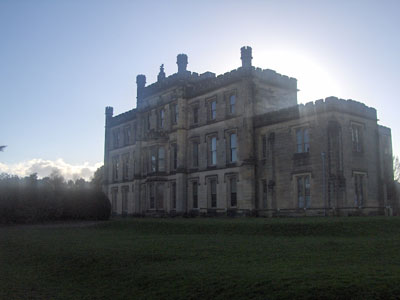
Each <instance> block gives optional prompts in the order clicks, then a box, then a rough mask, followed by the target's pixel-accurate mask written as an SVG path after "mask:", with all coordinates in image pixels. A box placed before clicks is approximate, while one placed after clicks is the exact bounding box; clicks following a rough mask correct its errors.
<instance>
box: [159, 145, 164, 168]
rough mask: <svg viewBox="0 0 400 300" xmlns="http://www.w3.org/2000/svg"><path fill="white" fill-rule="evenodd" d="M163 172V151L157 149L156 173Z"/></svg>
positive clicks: (162, 149) (162, 148) (161, 148)
mask: <svg viewBox="0 0 400 300" xmlns="http://www.w3.org/2000/svg"><path fill="white" fill-rule="evenodd" d="M164 170H165V150H164V147H160V148H158V171H161V172H162V171H164Z"/></svg>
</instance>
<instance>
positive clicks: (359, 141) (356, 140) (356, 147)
mask: <svg viewBox="0 0 400 300" xmlns="http://www.w3.org/2000/svg"><path fill="white" fill-rule="evenodd" d="M351 142H352V146H353V152H363V135H362V125H361V124H356V123H352V124H351Z"/></svg>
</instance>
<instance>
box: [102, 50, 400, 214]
mask: <svg viewBox="0 0 400 300" xmlns="http://www.w3.org/2000/svg"><path fill="white" fill-rule="evenodd" d="M241 60H242V66H241V67H240V68H238V69H235V70H233V71H230V72H227V73H225V74H223V75H219V76H215V74H213V73H211V72H206V73H203V74H197V73H195V72H190V71H188V70H187V64H188V58H187V56H186V55H185V54H179V55H178V56H177V64H178V72H177V73H175V74H173V75H171V76H168V77H167V76H166V75H165V72H164V69H163V66H161V68H160V73H159V75H158V80H157V82H155V83H153V84H151V85H149V86H146V77H145V76H144V75H138V76H137V108H135V109H132V110H130V111H128V112H125V113H123V114H120V115H117V116H113V108H112V107H107V108H106V126H105V151H104V166H105V187H104V188H105V190H106V193H107V195H108V197H109V199H110V201H111V203H112V210H113V213H115V214H122V215H160V214H171V215H174V214H177V215H179V214H194V215H197V214H199V215H202V214H207V215H215V214H227V215H237V214H240V215H241V214H244V215H259V216H281V215H294V216H295V215H358V214H365V215H370V214H384V213H387V212H388V210H390V211H393V210H394V211H397V202H396V201H395V200H394V199H395V197H394V194H393V169H392V145H391V132H390V129H389V128H386V127H383V126H380V125H378V124H377V113H376V110H375V109H374V108H370V107H367V106H365V105H364V104H362V103H359V102H356V101H353V100H342V99H337V98H334V97H329V98H326V99H325V100H317V101H315V102H314V103H313V102H311V103H307V104H305V105H302V104H301V105H298V104H297V91H298V90H297V80H296V79H295V78H290V77H287V76H283V75H280V74H278V73H276V72H275V71H272V70H263V69H260V68H255V67H253V66H252V49H251V48H250V47H243V48H242V49H241Z"/></svg>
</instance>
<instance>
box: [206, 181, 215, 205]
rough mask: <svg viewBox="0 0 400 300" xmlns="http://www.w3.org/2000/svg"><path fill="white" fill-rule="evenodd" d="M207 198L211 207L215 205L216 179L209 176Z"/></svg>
mask: <svg viewBox="0 0 400 300" xmlns="http://www.w3.org/2000/svg"><path fill="white" fill-rule="evenodd" d="M208 183H209V199H210V206H211V208H216V207H217V179H216V178H210V179H209V181H208Z"/></svg>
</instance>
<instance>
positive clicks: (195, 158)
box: [192, 140, 199, 167]
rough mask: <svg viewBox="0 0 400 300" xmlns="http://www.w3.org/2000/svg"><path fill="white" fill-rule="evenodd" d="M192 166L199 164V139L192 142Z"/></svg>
mask: <svg viewBox="0 0 400 300" xmlns="http://www.w3.org/2000/svg"><path fill="white" fill-rule="evenodd" d="M192 166H193V167H198V166H199V141H197V140H196V141H193V142H192Z"/></svg>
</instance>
